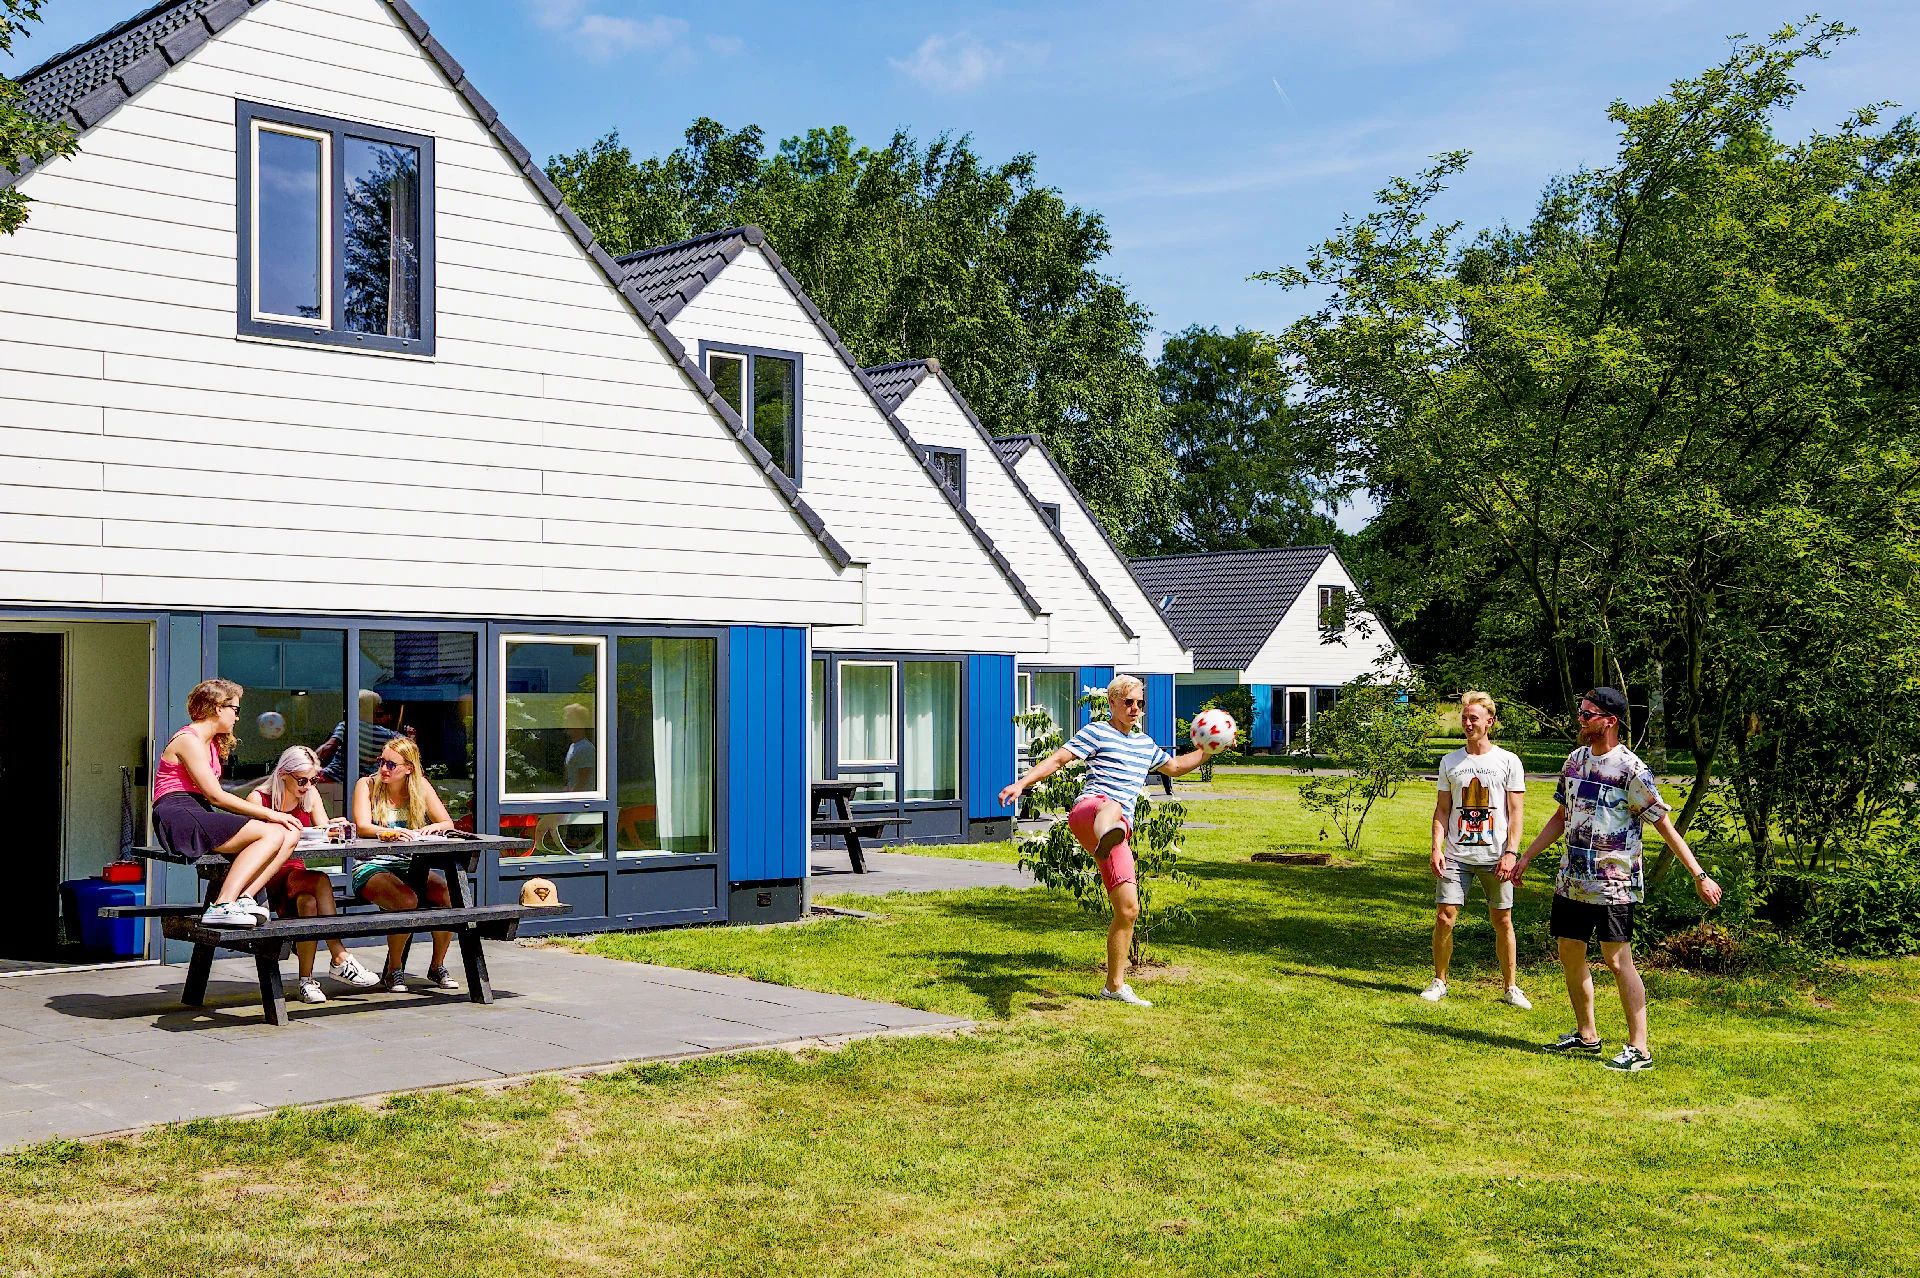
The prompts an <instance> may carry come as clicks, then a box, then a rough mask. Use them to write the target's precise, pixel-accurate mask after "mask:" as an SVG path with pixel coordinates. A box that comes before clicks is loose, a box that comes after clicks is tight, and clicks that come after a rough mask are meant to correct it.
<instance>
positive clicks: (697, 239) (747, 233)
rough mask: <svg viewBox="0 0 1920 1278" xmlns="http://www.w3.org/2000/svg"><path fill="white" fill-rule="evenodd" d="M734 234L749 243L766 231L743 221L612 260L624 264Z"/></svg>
mask: <svg viewBox="0 0 1920 1278" xmlns="http://www.w3.org/2000/svg"><path fill="white" fill-rule="evenodd" d="M735 236H739V237H740V238H742V239H744V240H746V241H747V242H748V243H749V244H757V243H761V242H763V241H765V239H766V238H767V233H766V232H765V231H763V230H761V229H760V227H759V226H758V225H756V224H755V223H752V222H743V223H741V224H740V225H739V226H727V227H722V228H721V229H720V230H717V231H708V232H706V233H705V234H703V235H690V236H688V237H687V238H686V239H684V240H675V241H673V243H671V244H654V245H649V246H648V247H646V248H643V249H635V250H634V251H633V252H631V253H623V254H621V255H620V256H619V257H616V258H614V259H613V260H614V261H616V262H618V263H620V265H622V266H625V265H627V264H628V263H629V262H637V261H639V260H640V259H641V258H644V257H654V256H656V255H658V254H661V253H672V252H675V251H676V250H679V249H689V248H693V247H694V246H696V245H700V244H708V243H717V242H719V241H720V240H730V239H732V238H734V237H735ZM756 237H757V238H756Z"/></svg>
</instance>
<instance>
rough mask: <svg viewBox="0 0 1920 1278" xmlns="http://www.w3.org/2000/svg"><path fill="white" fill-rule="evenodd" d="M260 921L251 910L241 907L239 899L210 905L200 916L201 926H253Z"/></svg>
mask: <svg viewBox="0 0 1920 1278" xmlns="http://www.w3.org/2000/svg"><path fill="white" fill-rule="evenodd" d="M259 922H260V920H259V919H256V918H254V917H253V912H252V911H251V910H243V909H241V908H240V903H239V902H238V901H235V902H233V903H232V904H228V905H209V906H208V907H207V912H206V913H205V914H202V915H201V916H200V926H201V927H253V926H255V925H256V924H258V923H259Z"/></svg>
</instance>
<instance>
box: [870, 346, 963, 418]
mask: <svg viewBox="0 0 1920 1278" xmlns="http://www.w3.org/2000/svg"><path fill="white" fill-rule="evenodd" d="M932 371H933V367H932V364H931V362H930V361H928V360H924V359H907V360H901V361H900V362H899V363H898V364H882V365H880V366H878V367H876V368H869V369H867V370H866V373H867V378H868V380H870V381H871V382H872V383H873V388H874V389H875V390H877V391H879V392H880V398H882V399H884V400H886V401H887V405H888V406H889V407H891V408H898V407H900V405H902V404H904V403H906V402H907V396H909V395H911V394H913V391H914V387H916V386H918V385H919V384H920V383H921V382H923V381H925V380H926V379H927V374H928V373H930V372H932ZM959 398H960V396H959V392H957V391H956V392H955V393H954V399H956V400H958V399H959ZM966 413H967V415H968V416H969V417H971V416H972V415H973V410H972V409H970V408H969V409H966Z"/></svg>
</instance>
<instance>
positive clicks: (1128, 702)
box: [1120, 697, 1147, 708]
mask: <svg viewBox="0 0 1920 1278" xmlns="http://www.w3.org/2000/svg"><path fill="white" fill-rule="evenodd" d="M1120 704H1121V705H1123V706H1141V707H1143V708H1144V707H1145V706H1146V704H1147V699H1146V698H1145V697H1122V698H1120Z"/></svg>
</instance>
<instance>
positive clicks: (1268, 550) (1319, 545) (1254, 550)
mask: <svg viewBox="0 0 1920 1278" xmlns="http://www.w3.org/2000/svg"><path fill="white" fill-rule="evenodd" d="M1334 549H1336V547H1335V546H1334V545H1333V543H1332V542H1318V541H1316V542H1309V543H1308V544H1306V545H1304V546H1251V547H1246V548H1243V549H1239V550H1185V551H1181V552H1180V553H1178V554H1173V555H1134V556H1132V561H1133V562H1134V563H1138V564H1149V563H1157V562H1161V561H1164V560H1168V559H1214V558H1218V557H1221V556H1224V555H1291V554H1299V553H1303V552H1305V551H1309V550H1334Z"/></svg>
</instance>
